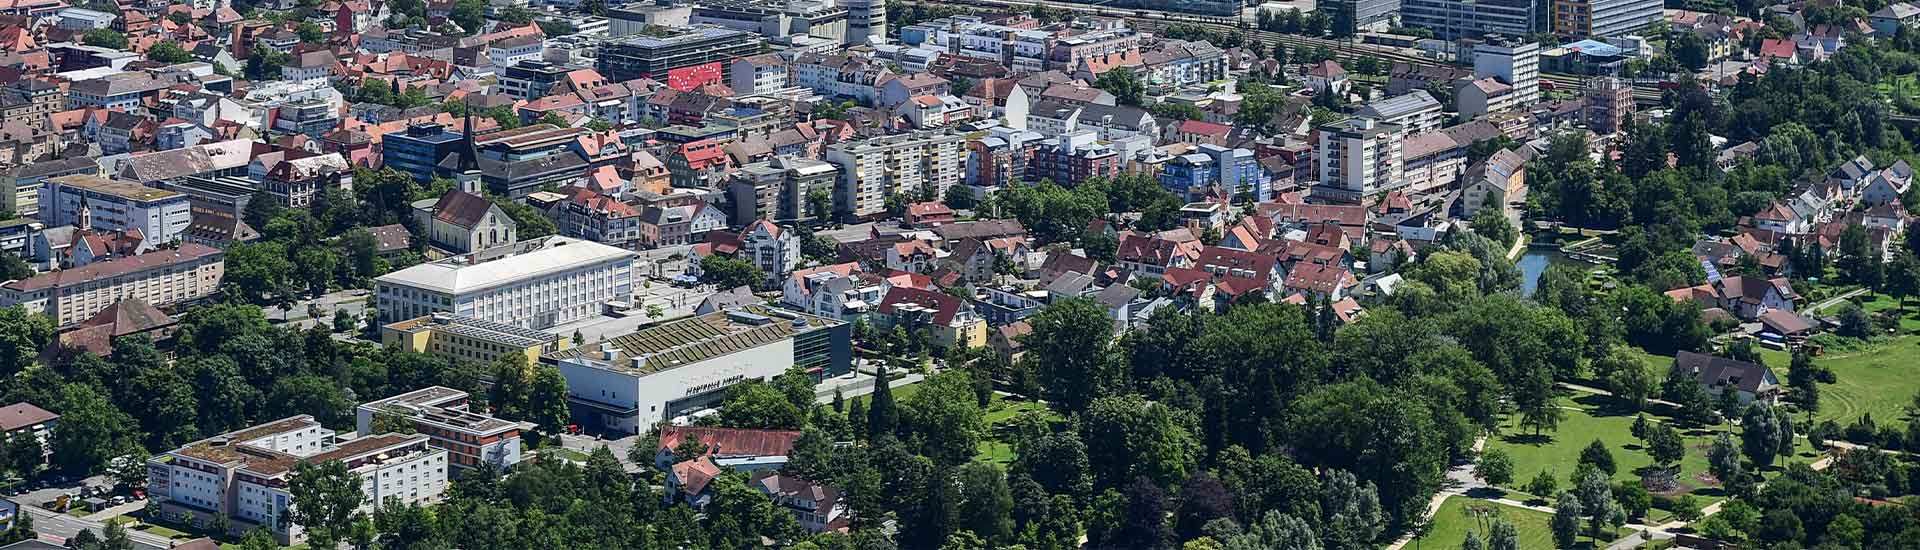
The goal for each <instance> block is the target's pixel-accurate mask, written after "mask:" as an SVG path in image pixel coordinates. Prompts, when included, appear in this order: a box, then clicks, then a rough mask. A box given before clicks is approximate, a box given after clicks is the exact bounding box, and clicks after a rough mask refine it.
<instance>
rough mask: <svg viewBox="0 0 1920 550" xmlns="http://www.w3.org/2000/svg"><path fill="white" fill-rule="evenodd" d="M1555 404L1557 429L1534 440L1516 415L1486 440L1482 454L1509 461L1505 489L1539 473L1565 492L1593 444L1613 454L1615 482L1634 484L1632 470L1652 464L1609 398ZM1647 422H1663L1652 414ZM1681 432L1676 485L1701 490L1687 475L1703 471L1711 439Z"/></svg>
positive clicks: (1627, 416)
mask: <svg viewBox="0 0 1920 550" xmlns="http://www.w3.org/2000/svg"><path fill="white" fill-rule="evenodd" d="M1557 401H1558V403H1559V404H1560V405H1561V406H1562V408H1561V411H1562V412H1563V413H1565V414H1564V415H1563V416H1562V417H1561V419H1560V426H1559V428H1558V429H1556V430H1554V431H1551V432H1542V433H1541V434H1540V435H1538V436H1535V435H1533V433H1532V431H1531V430H1521V429H1520V428H1519V426H1518V423H1519V421H1520V418H1519V416H1518V415H1508V418H1506V419H1503V420H1502V421H1501V423H1500V435H1498V436H1495V437H1493V438H1490V439H1488V440H1487V448H1488V449H1500V450H1502V451H1505V452H1506V453H1507V455H1508V456H1510V457H1512V458H1513V466H1514V468H1513V478H1514V479H1513V483H1512V484H1511V485H1509V486H1507V487H1505V488H1507V489H1513V490H1519V488H1520V486H1522V485H1524V484H1526V483H1527V482H1528V481H1531V480H1533V477H1534V476H1536V475H1539V473H1540V472H1542V471H1549V472H1552V473H1553V477H1554V480H1555V481H1558V482H1559V483H1560V487H1561V488H1562V489H1566V488H1568V487H1570V486H1571V482H1570V481H1569V480H1568V479H1567V476H1569V475H1571V474H1572V473H1573V470H1574V466H1575V465H1576V464H1578V463H1579V462H1580V451H1581V450H1582V449H1585V448H1586V447H1587V445H1588V444H1589V443H1592V442H1593V440H1594V439H1599V440H1600V441H1602V442H1604V443H1605V444H1606V445H1607V449H1608V450H1611V451H1612V452H1613V461H1614V464H1615V466H1616V467H1615V470H1614V474H1613V480H1614V481H1615V482H1620V481H1635V482H1637V481H1639V479H1640V474H1639V473H1637V470H1639V469H1640V468H1643V467H1647V466H1651V465H1653V457H1652V456H1650V455H1648V454H1647V451H1646V449H1645V448H1643V447H1642V446H1641V444H1640V440H1639V439H1635V438H1634V437H1633V418H1634V416H1633V414H1632V413H1629V412H1625V411H1624V410H1623V409H1615V408H1613V407H1612V406H1613V405H1614V404H1615V403H1617V401H1615V400H1614V399H1613V398H1610V397H1604V396H1598V395H1585V394H1581V395H1576V396H1574V397H1571V398H1567V397H1563V398H1560V399H1558V400H1557ZM1569 407H1570V408H1569ZM1647 418H1648V420H1651V421H1665V420H1668V419H1666V418H1661V417H1658V416H1655V415H1653V414H1648V415H1647ZM1681 433H1682V434H1683V435H1684V437H1685V438H1686V442H1687V454H1686V456H1685V458H1683V459H1681V461H1680V480H1679V481H1680V484H1681V485H1682V486H1684V487H1686V488H1687V489H1688V490H1689V491H1691V490H1695V489H1699V488H1701V487H1702V486H1704V485H1706V484H1705V483H1703V482H1701V481H1699V480H1697V479H1694V478H1693V474H1695V473H1699V472H1705V471H1707V448H1708V446H1709V445H1711V444H1712V442H1713V440H1712V435H1713V434H1712V433H1711V431H1709V430H1705V429H1684V430H1682V431H1681ZM1536 496H1542V497H1550V496H1551V495H1536ZM1516 498H1518V497H1516Z"/></svg>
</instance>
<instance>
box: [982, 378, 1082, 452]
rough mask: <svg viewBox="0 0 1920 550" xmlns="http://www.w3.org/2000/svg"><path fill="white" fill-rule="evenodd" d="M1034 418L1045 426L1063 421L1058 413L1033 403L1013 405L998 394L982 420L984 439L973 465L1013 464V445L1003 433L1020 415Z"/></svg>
mask: <svg viewBox="0 0 1920 550" xmlns="http://www.w3.org/2000/svg"><path fill="white" fill-rule="evenodd" d="M1026 414H1037V415H1040V418H1041V419H1042V420H1045V421H1047V422H1048V423H1056V422H1062V421H1065V420H1066V418H1064V417H1062V416H1060V413H1058V412H1055V411H1054V410H1052V409H1048V408H1047V407H1046V406H1045V405H1041V404H1039V403H1035V402H1033V401H1014V400H1012V399H1008V398H1006V397H1004V396H1002V395H1000V394H994V396H993V401H991V402H990V403H989V404H988V405H987V412H986V413H985V414H983V415H982V416H983V417H984V418H985V419H986V421H987V434H986V437H983V438H981V439H980V445H979V446H978V449H979V454H977V455H974V457H973V460H974V461H975V462H992V463H994V464H999V465H1001V466H1006V465H1007V464H1010V463H1012V462H1013V443H1012V442H1010V441H1007V439H1006V432H1007V430H1009V429H1012V427H1013V420H1014V419H1016V418H1019V417H1020V416H1021V415H1026Z"/></svg>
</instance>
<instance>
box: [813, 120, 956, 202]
mask: <svg viewBox="0 0 1920 550" xmlns="http://www.w3.org/2000/svg"><path fill="white" fill-rule="evenodd" d="M826 160H827V162H829V163H832V164H833V165H834V166H835V167H837V168H839V169H840V185H839V189H838V191H837V192H835V193H834V211H836V212H840V213H842V214H851V215H853V216H859V217H866V216H872V215H876V214H881V213H884V212H886V202H887V197H890V196H893V195H896V194H900V193H911V192H919V191H920V190H921V189H924V188H931V189H932V191H933V196H935V197H944V196H946V192H947V188H948V187H952V186H954V185H957V184H959V183H960V182H961V181H962V179H963V178H964V177H965V175H966V138H965V137H963V136H960V135H958V134H946V133H937V132H914V133H910V134H895V135H889V136H879V137H874V138H870V139H864V140H860V141H851V142H842V143H837V144H834V145H833V146H831V147H828V148H827V153H826Z"/></svg>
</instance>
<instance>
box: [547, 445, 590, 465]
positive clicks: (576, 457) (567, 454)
mask: <svg viewBox="0 0 1920 550" xmlns="http://www.w3.org/2000/svg"><path fill="white" fill-rule="evenodd" d="M540 454H542V455H553V456H554V457H556V458H564V459H567V460H571V461H574V462H580V463H586V461H587V454H586V453H582V452H580V451H576V450H573V449H568V448H565V447H547V448H545V449H540Z"/></svg>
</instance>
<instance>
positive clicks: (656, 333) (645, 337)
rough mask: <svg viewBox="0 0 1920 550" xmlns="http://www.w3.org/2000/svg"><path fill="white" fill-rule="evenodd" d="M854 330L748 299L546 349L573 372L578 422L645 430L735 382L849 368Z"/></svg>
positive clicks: (707, 401)
mask: <svg viewBox="0 0 1920 550" xmlns="http://www.w3.org/2000/svg"><path fill="white" fill-rule="evenodd" d="M851 333H852V329H851V327H850V326H849V325H848V324H846V323H843V322H840V321H836V320H832V319H826V318H822V317H815V316H811V315H806V314H802V313H796V312H791V311H787V310H782V309H775V308H770V307H766V306H763V305H757V304H756V305H749V306H745V307H741V308H738V309H729V310H723V311H716V312H713V313H709V314H706V315H701V316H697V317H689V318H684V319H681V320H678V321H672V322H668V323H665V324H660V325H656V326H652V327H648V328H644V329H641V330H640V331H639V332H635V333H632V334H628V335H625V336H616V337H614V338H612V339H611V340H608V341H606V342H603V343H601V344H600V345H599V347H589V348H575V349H571V350H566V351H561V352H558V353H552V354H548V355H547V356H546V357H544V358H542V359H541V360H542V361H546V362H550V363H557V364H558V365H559V367H560V374H561V375H563V376H565V377H566V379H567V396H568V398H569V400H570V401H571V402H572V405H573V410H574V420H575V423H578V424H581V425H587V426H597V427H601V428H604V429H607V430H612V431H617V432H626V433H641V432H644V431H646V430H647V429H648V428H649V427H651V426H652V425H654V424H655V423H658V422H660V421H663V420H668V419H672V418H674V417H675V416H679V415H680V414H682V413H685V412H687V411H691V410H695V409H699V408H702V407H706V406H709V405H711V404H713V403H716V402H718V401H719V400H720V399H721V398H722V397H723V396H724V395H725V394H726V389H727V388H728V387H729V386H732V385H734V384H738V383H740V382H743V381H746V380H748V379H760V380H766V379H770V378H773V377H775V376H779V375H780V374H781V373H784V372H787V370H788V369H791V368H794V367H799V368H801V369H803V370H806V371H807V372H809V373H814V374H815V375H816V376H822V377H829V376H839V375H842V374H845V373H846V372H847V371H848V370H849V369H850V368H851V366H852V350H853V348H852V344H851V342H850V338H849V337H850V336H851Z"/></svg>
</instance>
